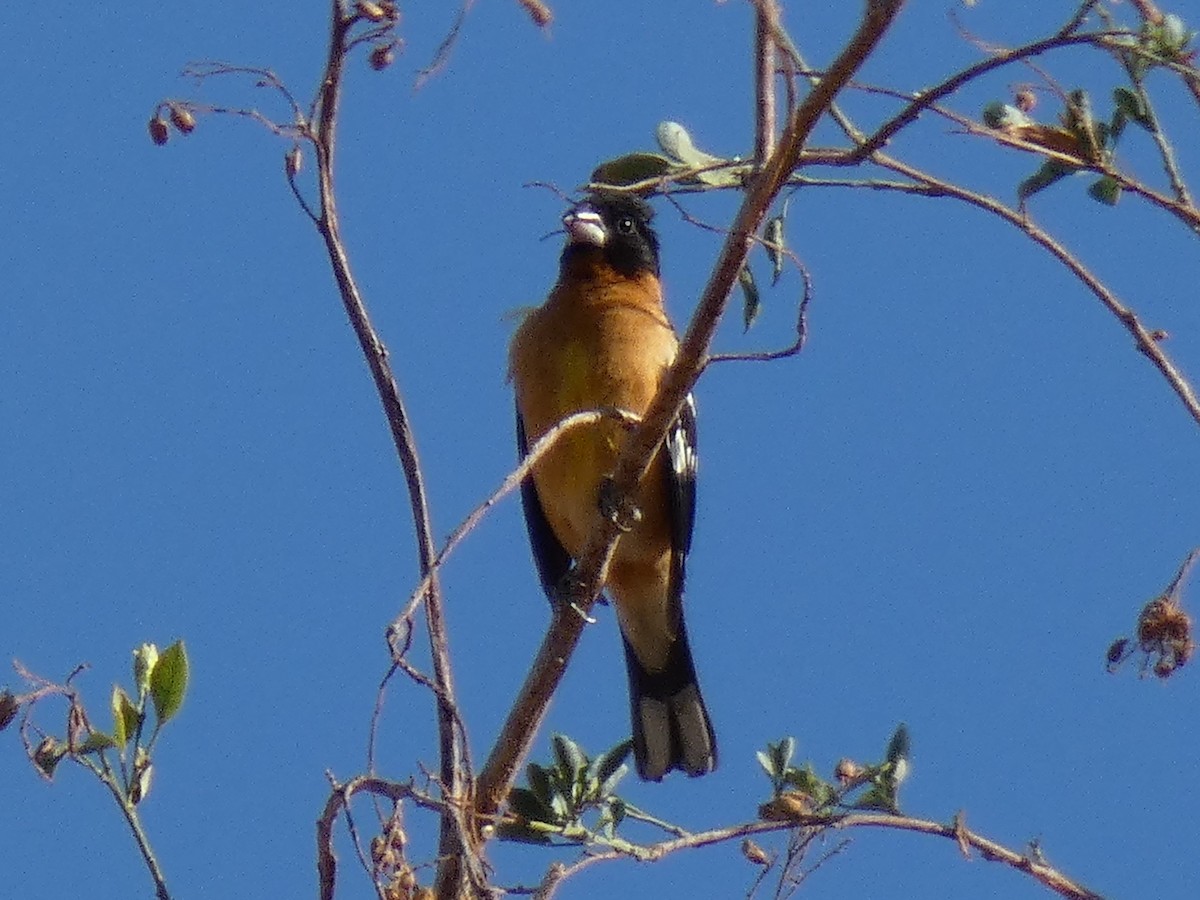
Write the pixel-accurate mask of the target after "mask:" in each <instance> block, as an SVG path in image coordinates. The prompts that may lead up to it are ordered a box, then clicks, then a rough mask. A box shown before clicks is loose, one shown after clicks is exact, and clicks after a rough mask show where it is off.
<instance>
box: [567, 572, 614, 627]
mask: <svg viewBox="0 0 1200 900" xmlns="http://www.w3.org/2000/svg"><path fill="white" fill-rule="evenodd" d="M583 588H584V584H583V582H582V581H580V579H579V577H578V576H577V575H576V574H575V570H574V569H571V571H569V572H567V574H566V575H564V576H563V578H562V581H560V582H559V583H558V587H557V588H556V589H555V592H554V593H555V597H554V599H555V600H557V601H558V602H559V603H562V604H565V605H566V606H569V607H570V608H571V609H572V610H573V611H574V612H575V613H577V614H578V615H579V618H581V619H583V621H585V622H587V623H588V624H589V625H595V624H596V620H595V619H593V618H592V617H591V616H589V615H588V614H587V613H586V612H584V609H583V607H582V606H580V605H579V604H578V603H576V602H575V598H576V597H578V596H580V595H581V594H582V593H583ZM596 602H597V603H605V602H607V601H606V600H605V599H604V595H603V594H601V595H600V596H599V597H597V598H596Z"/></svg>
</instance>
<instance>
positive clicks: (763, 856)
mask: <svg viewBox="0 0 1200 900" xmlns="http://www.w3.org/2000/svg"><path fill="white" fill-rule="evenodd" d="M742 856H744V857H746V859H748V860H749V861H750V862H752V863H754V864H755V865H756V866H769V865H770V864H771V857H769V856H767V851H766V850H764V849H763V848H762V847H760V846H758V844H756V843H754V841H752V840H750V838H746V839H745V840H744V841H742Z"/></svg>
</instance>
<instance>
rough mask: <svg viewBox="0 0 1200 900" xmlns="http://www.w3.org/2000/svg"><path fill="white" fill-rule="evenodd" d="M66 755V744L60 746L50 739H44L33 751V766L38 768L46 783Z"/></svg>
mask: <svg viewBox="0 0 1200 900" xmlns="http://www.w3.org/2000/svg"><path fill="white" fill-rule="evenodd" d="M66 755H67V745H66V744H60V743H59V742H58V741H56V740H55V739H54V738H52V737H45V738H42V742H41V743H40V744H38V745H37V748H36V749H35V750H34V751H33V764H34V765H35V766H37V767H38V771H39V772H41V773H42V776H43V777H44V778H46V780H47V781H48V780H50V779H51V778H53V777H54V770H55V769H56V768H57V767H58V764H59V763H60V762H61V761H62V758H63V757H64V756H66Z"/></svg>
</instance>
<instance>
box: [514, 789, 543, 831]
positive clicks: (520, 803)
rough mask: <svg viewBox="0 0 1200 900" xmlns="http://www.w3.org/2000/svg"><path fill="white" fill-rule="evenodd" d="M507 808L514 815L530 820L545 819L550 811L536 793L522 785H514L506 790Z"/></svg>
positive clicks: (538, 820) (540, 820) (541, 820)
mask: <svg viewBox="0 0 1200 900" xmlns="http://www.w3.org/2000/svg"><path fill="white" fill-rule="evenodd" d="M508 808H509V810H510V811H511V812H512V813H513V814H514V815H517V816H520V817H521V818H522V819H528V820H529V821H531V822H543V821H545V820H546V819H547V818H548V813H549V812H550V810H549V809H548V808H547V807H546V805H545V804H543V803H542V801H541V798H539V797H538V795H537V794H536V793H534V792H533V791H531V790H530V789H529V788H523V787H515V788H513V789H512V790H511V791H509V792H508Z"/></svg>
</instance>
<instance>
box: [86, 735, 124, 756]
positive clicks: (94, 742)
mask: <svg viewBox="0 0 1200 900" xmlns="http://www.w3.org/2000/svg"><path fill="white" fill-rule="evenodd" d="M118 746H120V745H119V744H118V743H117V742H116V741H115V740H113V739H112V738H111V737H109V736H108V735H107V734H105V733H104V732H103V731H93V732H92V733H91V734H89V735H88V736H87V738H86V739H85V740H84V742H83V743H82V744H80V745H79V747H78V752H80V753H96V752H97V751H100V750H109V749H113V748H115V747H118Z"/></svg>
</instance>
